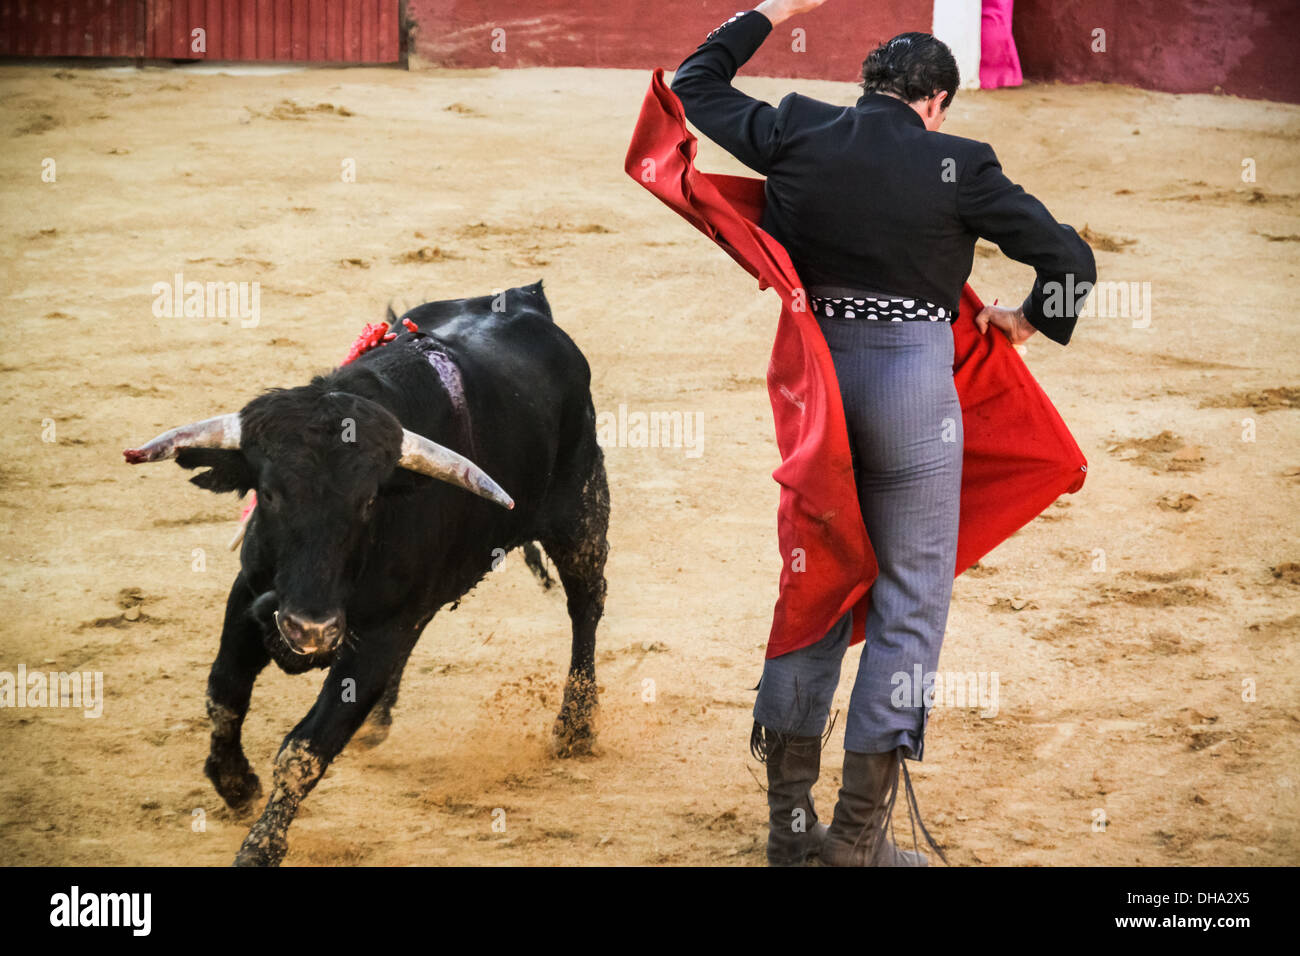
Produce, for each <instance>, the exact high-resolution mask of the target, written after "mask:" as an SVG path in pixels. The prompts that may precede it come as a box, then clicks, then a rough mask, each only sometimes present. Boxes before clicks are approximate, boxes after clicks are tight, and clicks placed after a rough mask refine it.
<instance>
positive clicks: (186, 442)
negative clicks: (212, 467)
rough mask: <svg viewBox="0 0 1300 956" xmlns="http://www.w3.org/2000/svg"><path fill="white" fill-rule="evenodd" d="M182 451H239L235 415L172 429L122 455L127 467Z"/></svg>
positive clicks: (174, 454)
mask: <svg viewBox="0 0 1300 956" xmlns="http://www.w3.org/2000/svg"><path fill="white" fill-rule="evenodd" d="M182 448H232V449H237V448H239V412H231V413H230V414H228V415H218V416H217V417H216V418H205V419H204V420H203V421H201V422H194V423H192V424H189V425H182V426H180V427H179V428H173V429H172V430H171V431H168V432H163V433H162V434H161V435H159V436H158V437H157V438H155V439H154V440H153V441H151V442H148V443H147V444H144V445H141V446H140V447H139V448H128V449H127V450H126V451H124V452H122V455H123V456H124V457H125V458H126V460H127V462H128V463H129V464H132V465H138V464H140V463H141V462H146V461H162V460H163V459H164V458H175V457H176V453H177V452H178V451H180V450H181V449H182Z"/></svg>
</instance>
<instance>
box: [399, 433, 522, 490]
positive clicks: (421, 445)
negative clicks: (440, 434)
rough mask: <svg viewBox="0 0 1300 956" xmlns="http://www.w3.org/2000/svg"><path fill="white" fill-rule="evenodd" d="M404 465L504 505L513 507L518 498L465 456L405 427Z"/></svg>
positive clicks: (402, 463) (403, 442)
mask: <svg viewBox="0 0 1300 956" xmlns="http://www.w3.org/2000/svg"><path fill="white" fill-rule="evenodd" d="M397 463H398V464H399V465H401V466H402V467H403V468H406V469H408V470H410V471H415V472H419V473H420V474H421V475H428V476H429V477H430V478H437V479H438V480H439V481H445V482H447V483H448V484H452V485H457V486H459V487H461V488H464V489H465V490H466V491H472V492H473V493H474V494H476V495H478V496H479V497H481V498H487V499H488V500H489V501H495V502H496V503H497V504H499V505H500V506H501V507H503V508H513V507H514V506H515V502H514V499H513V498H511V497H510V496H509V495H508V494H506V493H505V492H504V491H502V490H501V486H500V485H498V484H497V483H496V482H495V481H493V480H492V479H491V478H490V477H489V476H488V473H487V472H485V471H484V470H483V469H482V468H480V467H479V466H478V465H476V464H474V463H473V462H472V461H470V460H469V459H468V458H466V457H465V456H464V455H458V454H457V453H456V452H454V451H452V450H451V449H450V448H444V447H443V446H442V445H439V444H438V443H437V442H432V441H429V439H427V438H425V437H424V436H423V435H417V434H416V433H415V432H410V431H407V430H406V429H405V428H403V429H402V457H401V459H399V460H398V462H397Z"/></svg>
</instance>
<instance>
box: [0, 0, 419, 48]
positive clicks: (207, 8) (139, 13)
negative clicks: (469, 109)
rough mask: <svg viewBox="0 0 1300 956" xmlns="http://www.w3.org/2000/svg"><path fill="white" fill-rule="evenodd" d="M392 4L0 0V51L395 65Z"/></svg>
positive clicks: (356, 0) (388, 0) (362, 0)
mask: <svg viewBox="0 0 1300 956" xmlns="http://www.w3.org/2000/svg"><path fill="white" fill-rule="evenodd" d="M398 3H399V0H0V55H3V56H32V57H55V56H103V57H116V56H126V57H136V58H148V59H179V60H216V61H240V60H243V61H249V60H260V61H278V62H282V61H288V62H293V61H298V62H306V61H311V62H317V63H320V62H337V63H395V62H397V61H398V60H399V59H401V37H400V35H399V30H400V18H399V11H398ZM196 31H202V33H196Z"/></svg>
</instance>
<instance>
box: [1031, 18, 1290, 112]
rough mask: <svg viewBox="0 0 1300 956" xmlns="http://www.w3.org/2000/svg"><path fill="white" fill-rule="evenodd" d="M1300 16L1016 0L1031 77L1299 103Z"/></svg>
mask: <svg viewBox="0 0 1300 956" xmlns="http://www.w3.org/2000/svg"><path fill="white" fill-rule="evenodd" d="M1298 18H1300V3H1297V2H1296V0H1016V7H1015V18H1014V19H1013V21H1012V28H1013V31H1014V34H1015V38H1016V47H1017V49H1018V50H1019V52H1020V64H1021V67H1022V68H1023V70H1024V72H1025V76H1026V77H1027V78H1029V79H1039V80H1063V81H1065V82H1068V83H1081V82H1089V81H1101V82H1105V83H1129V84H1132V85H1134V86H1142V87H1146V88H1148V89H1155V90H1165V91H1167V92H1170V93H1212V92H1214V88H1215V87H1216V86H1218V87H1219V88H1220V89H1222V91H1223V92H1225V93H1234V94H1236V95H1237V96H1247V97H1252V98H1255V99H1267V100H1282V101H1285V102H1289V103H1300V22H1298ZM1097 27H1101V28H1103V29H1104V30H1105V31H1106V49H1107V52H1106V53H1093V52H1092V47H1091V44H1092V31H1093V29H1094V28H1097Z"/></svg>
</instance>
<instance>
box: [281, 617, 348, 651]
mask: <svg viewBox="0 0 1300 956" xmlns="http://www.w3.org/2000/svg"><path fill="white" fill-rule="evenodd" d="M275 623H276V626H277V627H278V628H279V629H280V635H281V636H282V637H283V638H284V639H285V641H287V642H288V644H289V647H290V649H291V650H293V651H294V653H296V654H319V653H321V652H322V651H328V650H330V649H331V648H332V647H333V646H334V645H335V644H337V643H338V641H339V638H341V637H342V636H343V615H341V614H335V615H334V616H333V617H330V618H326V619H325V620H323V621H313V620H311V619H309V618H305V617H300V616H299V615H297V614H290V613H280V612H279V611H277V612H276V615H275Z"/></svg>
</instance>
